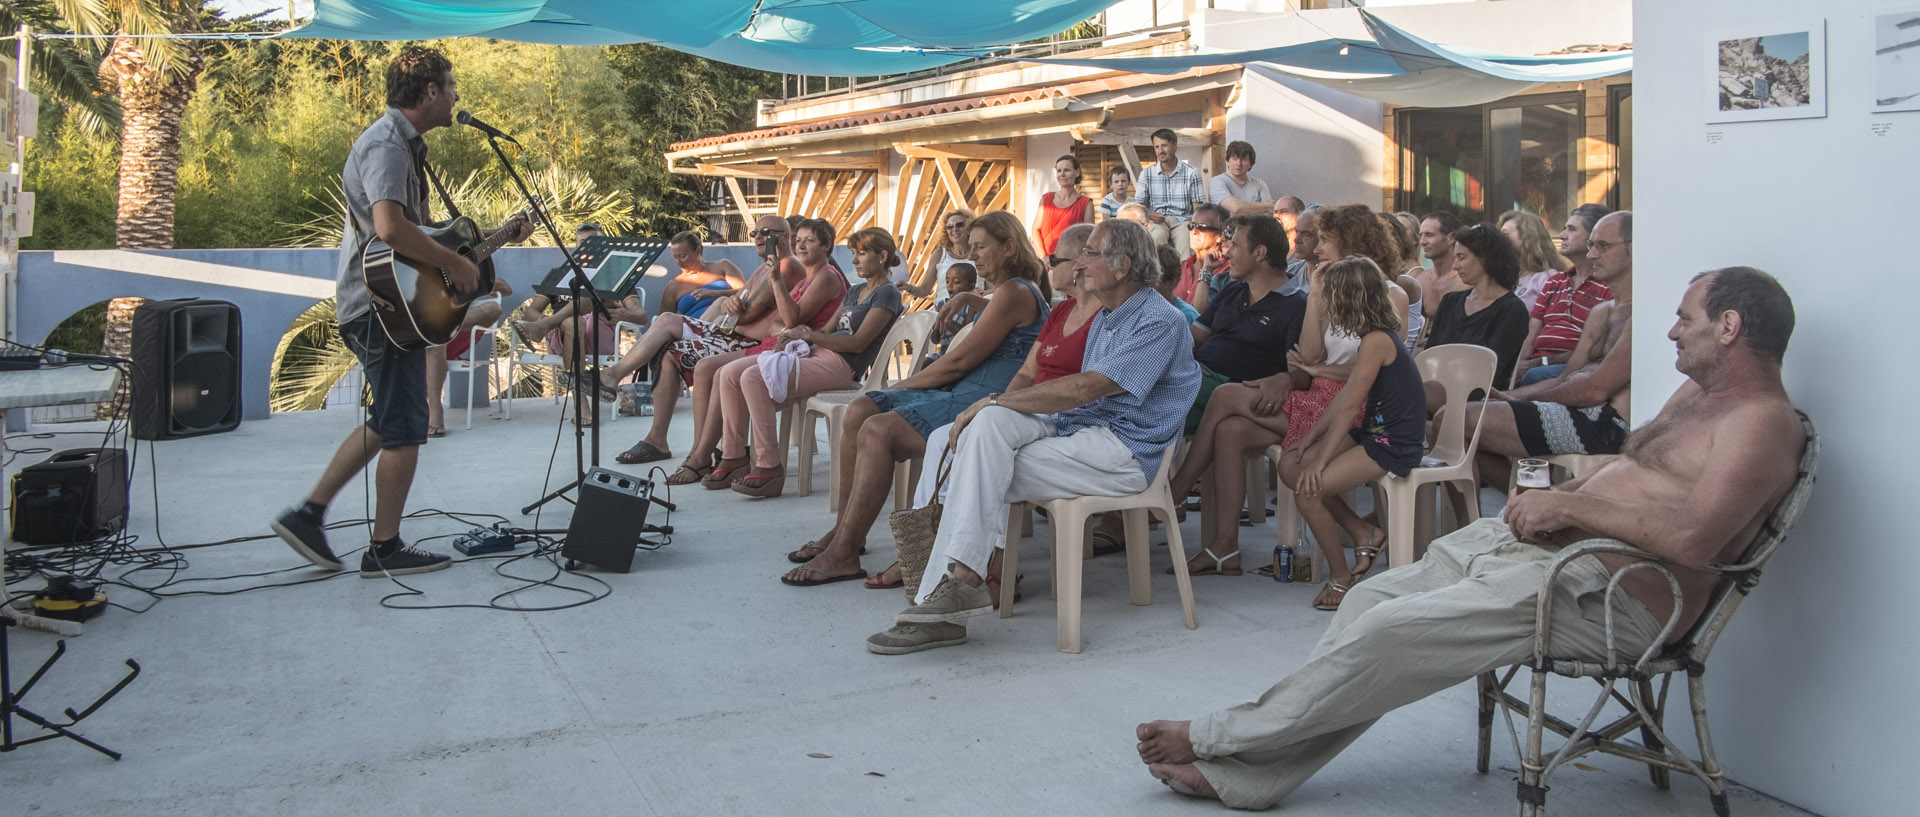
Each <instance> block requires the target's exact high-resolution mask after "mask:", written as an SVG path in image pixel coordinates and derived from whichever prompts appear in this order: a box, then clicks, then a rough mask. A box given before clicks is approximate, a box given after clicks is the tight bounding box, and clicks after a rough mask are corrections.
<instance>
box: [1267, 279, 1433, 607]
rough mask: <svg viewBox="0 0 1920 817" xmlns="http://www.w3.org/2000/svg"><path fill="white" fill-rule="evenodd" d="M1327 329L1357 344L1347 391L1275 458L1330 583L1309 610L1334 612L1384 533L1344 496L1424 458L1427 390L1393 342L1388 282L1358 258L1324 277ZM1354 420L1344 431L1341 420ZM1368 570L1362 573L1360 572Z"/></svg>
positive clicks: (1395, 314)
mask: <svg viewBox="0 0 1920 817" xmlns="http://www.w3.org/2000/svg"><path fill="white" fill-rule="evenodd" d="M1320 281H1321V285H1322V286H1323V287H1324V288H1325V289H1326V294H1325V296H1324V304H1325V310H1326V320H1327V325H1328V326H1329V327H1331V328H1332V329H1333V330H1334V332H1336V333H1338V334H1340V335H1343V336H1346V337H1357V338H1359V351H1357V352H1356V353H1355V355H1354V362H1353V365H1352V366H1351V367H1350V369H1349V371H1348V375H1347V382H1346V385H1344V386H1342V387H1341V388H1340V391H1339V393H1338V394H1336V395H1335V396H1334V398H1333V405H1332V406H1330V407H1328V408H1327V410H1326V411H1325V412H1324V413H1322V414H1321V415H1320V419H1319V420H1318V421H1316V422H1315V423H1314V424H1313V429H1312V430H1310V431H1308V432H1307V434H1306V436H1305V437H1303V438H1301V440H1300V442H1299V444H1298V445H1296V446H1295V447H1293V448H1292V449H1289V450H1288V451H1287V452H1286V453H1285V454H1284V455H1283V456H1282V457H1281V458H1280V480H1281V482H1283V483H1285V484H1286V486H1287V487H1288V488H1291V489H1293V498H1294V506H1295V507H1297V508H1299V509H1300V517H1301V518H1302V519H1305V520H1306V522H1307V528H1308V529H1309V530H1312V531H1313V541H1314V542H1315V543H1317V544H1318V545H1319V546H1320V558H1322V559H1324V560H1326V563H1327V565H1328V568H1329V570H1328V581H1327V585H1326V587H1325V588H1323V589H1322V590H1321V591H1320V595H1319V596H1318V597H1317V598H1315V599H1314V600H1313V606H1314V608H1315V609H1319V610H1335V609H1339V607H1340V598H1341V597H1342V596H1344V595H1346V593H1347V591H1348V590H1350V589H1352V588H1353V583H1354V582H1356V581H1359V580H1360V578H1361V577H1363V576H1365V575H1366V574H1367V573H1368V572H1369V571H1371V570H1372V569H1373V566H1374V564H1376V563H1377V562H1378V561H1379V557H1380V547H1381V545H1382V544H1384V543H1385V541H1386V536H1385V533H1384V532H1382V531H1381V530H1380V529H1379V528H1377V527H1375V526H1373V525H1371V524H1368V523H1367V522H1366V521H1365V520H1363V519H1361V518H1360V517H1359V515H1358V514H1355V513H1354V512H1353V509H1352V508H1349V507H1347V503H1346V501H1345V500H1343V499H1341V498H1340V495H1341V494H1344V493H1346V492H1348V491H1351V490H1353V489H1355V488H1358V487H1360V486H1362V485H1365V484H1367V483H1368V482H1371V481H1373V480H1375V479H1379V478H1380V477H1381V476H1382V475H1385V474H1393V475H1394V476H1398V477H1404V476H1406V475H1407V473H1408V472H1409V471H1411V470H1412V469H1413V468H1414V466H1417V465H1419V464H1420V456H1421V455H1422V454H1425V453H1426V448H1427V446H1426V419H1427V398H1426V389H1425V388H1424V387H1423V386H1422V384H1421V382H1420V370H1419V368H1417V367H1415V366H1414V365H1413V356H1412V355H1410V354H1408V353H1407V347H1406V346H1404V345H1402V344H1401V343H1400V339H1399V338H1398V337H1396V336H1394V334H1393V329H1394V327H1395V326H1396V325H1398V324H1399V316H1400V312H1399V310H1398V309H1397V308H1395V307H1394V306H1393V303H1392V302H1391V301H1390V300H1388V299H1387V283H1386V276H1385V274H1384V273H1383V272H1382V271H1381V270H1380V268H1379V266H1378V265H1376V264H1374V263H1373V262H1372V261H1371V260H1368V259H1366V258H1362V257H1359V256H1353V257H1349V258H1345V259H1342V260H1339V261H1335V262H1334V263H1333V264H1332V265H1331V266H1328V267H1327V269H1326V271H1325V272H1324V273H1322V274H1321V277H1320ZM1355 416H1358V417H1359V418H1360V427H1359V428H1350V427H1349V423H1348V421H1347V420H1346V418H1348V417H1355ZM1342 530H1345V531H1346V532H1347V533H1348V535H1350V536H1352V537H1353V541H1354V542H1356V543H1362V544H1358V545H1357V546H1356V547H1355V548H1354V549H1353V556H1354V562H1355V564H1354V566H1353V568H1352V569H1351V570H1349V569H1348V568H1347V556H1346V553H1344V552H1343V551H1342V550H1341V548H1340V532H1341V531H1342ZM1361 560H1365V564H1361V563H1360V562H1361Z"/></svg>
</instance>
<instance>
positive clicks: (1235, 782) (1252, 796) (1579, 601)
mask: <svg viewBox="0 0 1920 817" xmlns="http://www.w3.org/2000/svg"><path fill="white" fill-rule="evenodd" d="M1600 541H1610V540H1600ZM1576 546H1577V545H1576ZM1558 555H1559V549H1558V548H1547V547H1540V546H1537V545H1529V544H1525V543H1523V542H1519V541H1516V540H1515V539H1514V537H1513V533H1512V531H1511V530H1510V529H1509V528H1508V527H1507V524H1506V523H1505V522H1503V521H1501V520H1500V519H1499V518H1498V517H1489V518H1486V519H1482V520H1480V521H1478V522H1475V523H1473V524H1471V525H1468V526H1467V527H1465V528H1462V529H1460V530H1458V531H1455V532H1453V533H1451V534H1448V535H1446V536H1444V537H1442V538H1440V539H1438V540H1435V541H1434V543H1433V544H1432V545H1431V546H1430V547H1429V548H1428V549H1427V555H1426V557H1425V558H1422V559H1421V560H1420V561H1418V562H1415V563H1413V564H1411V565H1407V566H1404V567H1398V568H1395V569H1393V570H1389V571H1387V572H1386V573H1384V574H1381V575H1379V576H1376V577H1374V578H1371V579H1368V580H1366V581H1363V582H1361V583H1359V584H1357V585H1355V586H1354V588H1353V590H1352V591H1351V592H1349V593H1347V595H1346V598H1345V599H1344V600H1343V601H1341V603H1340V611H1339V612H1338V613H1336V614H1335V615H1334V617H1333V623H1332V624H1331V625H1329V626H1328V627H1327V632H1326V634H1325V635H1323V636H1321V637H1320V642H1319V643H1318V644H1316V645H1314V648H1313V652H1312V653H1311V654H1309V655H1308V656H1307V663H1306V664H1305V665H1303V666H1301V667H1300V668H1299V669H1297V670H1295V671H1294V672H1293V673H1292V674H1290V675H1288V676H1287V677H1285V678H1283V679H1281V680H1280V683H1278V684H1275V685H1274V686H1273V688H1272V689H1269V690H1267V692H1266V694H1264V695H1261V696H1260V698H1259V700H1256V701H1251V702H1248V703H1244V704H1240V705H1238V706H1234V707H1231V708H1228V709H1225V710H1222V711H1219V712H1215V713H1213V714H1211V715H1207V716H1206V717H1202V718H1198V719H1195V720H1194V721H1193V724H1192V727H1191V729H1190V731H1189V738H1190V739H1191V741H1192V743H1193V751H1194V754H1196V755H1198V756H1199V757H1200V758H1201V759H1200V760H1199V761H1198V762H1197V763H1195V764H1194V766H1195V767H1196V768H1198V769H1199V770H1200V773H1201V774H1202V775H1204V776H1206V778H1207V782H1208V783H1211V784H1213V789H1214V791H1216V792H1218V793H1219V795H1220V800H1221V802H1223V803H1225V804H1227V805H1229V806H1232V807H1234V808H1247V809H1263V808H1269V807H1271V806H1273V805H1274V804H1275V803H1277V802H1279V801H1280V799H1281V798H1282V797H1285V796H1287V795H1288V794H1290V793H1292V792H1293V790H1294V789H1297V788H1299V787H1300V784H1302V783H1305V782H1306V781H1307V778H1309V777H1311V776H1312V775H1313V773H1314V772H1316V771H1319V770H1320V767H1322V766H1325V765H1326V764H1327V762H1328V761H1330V760H1332V759H1333V758H1334V756H1335V755H1338V754H1339V753H1340V751H1341V750H1342V749H1345V748H1347V745H1348V744H1350V743H1352V742H1353V741H1354V739H1356V738H1358V737H1360V735H1361V733H1363V732H1365V731H1367V728H1368V727H1370V726H1372V725H1373V722H1374V721H1375V720H1378V719H1379V718H1380V716H1381V715H1384V714H1386V713H1388V712H1390V711H1392V710H1394V709H1396V708H1398V707H1401V706H1405V705H1406V704H1410V703H1413V702H1414V701H1417V700H1420V699H1421V698H1425V697H1427V696H1428V695H1432V694H1434V693H1436V692H1439V691H1441V690H1443V689H1446V688H1448V687H1450V686H1453V685H1454V684H1457V683H1460V682H1462V681H1469V680H1472V679H1473V678H1474V676H1477V675H1479V674H1480V673H1482V672H1486V671H1488V670H1493V669H1499V668H1501V667H1507V666H1512V665H1514V664H1516V663H1519V662H1521V661H1523V660H1526V659H1527V658H1529V657H1531V656H1532V654H1533V631H1534V615H1535V609H1536V608H1535V605H1536V603H1537V599H1538V598H1539V596H1540V581H1541V579H1542V578H1544V577H1545V576H1546V570H1547V567H1548V566H1549V565H1550V564H1552V562H1553V560H1554V558H1555V557H1557V556H1558ZM1607 579H1608V574H1607V571H1606V569H1605V568H1604V567H1602V566H1601V565H1600V563H1599V560H1598V559H1595V558H1592V557H1588V558H1584V559H1581V560H1579V561H1576V562H1574V563H1572V564H1570V565H1569V566H1568V567H1567V569H1566V570H1565V571H1563V572H1562V573H1561V574H1560V578H1559V581H1558V583H1557V584H1556V585H1555V588H1554V592H1555V597H1554V607H1553V644H1552V649H1553V653H1554V655H1557V656H1562V657H1567V658H1594V659H1603V658H1605V656H1606V630H1605V624H1604V615H1605V612H1606V601H1605V594H1606V589H1607ZM1614 611H1615V614H1616V617H1615V619H1614V626H1615V630H1614V636H1615V638H1616V640H1617V644H1618V647H1619V649H1620V651H1621V654H1622V655H1638V654H1639V653H1640V652H1641V651H1642V650H1645V649H1646V647H1647V645H1648V644H1651V643H1653V639H1655V638H1656V637H1658V636H1659V634H1660V624H1659V623H1657V622H1655V621H1654V619H1653V616H1652V615H1650V614H1649V613H1648V612H1647V608H1646V607H1645V606H1643V605H1641V604H1640V602H1639V601H1637V600H1635V599H1633V598H1632V597H1630V596H1628V595H1627V594H1626V593H1624V592H1622V593H1618V594H1616V595H1615V597H1614ZM1462 717H1463V720H1462V723H1465V722H1466V721H1465V720H1464V715H1463V716H1462Z"/></svg>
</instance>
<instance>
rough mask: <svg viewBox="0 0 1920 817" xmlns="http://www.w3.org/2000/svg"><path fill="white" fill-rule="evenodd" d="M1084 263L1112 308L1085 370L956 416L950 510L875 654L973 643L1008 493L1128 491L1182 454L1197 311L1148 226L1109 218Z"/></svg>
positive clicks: (1039, 496) (1097, 294) (1089, 293)
mask: <svg viewBox="0 0 1920 817" xmlns="http://www.w3.org/2000/svg"><path fill="white" fill-rule="evenodd" d="M1075 266H1076V269H1077V271H1078V274H1079V279H1080V282H1081V286H1082V287H1083V288H1084V289H1085V290H1086V293H1085V297H1091V298H1096V299H1098V300H1099V301H1100V305H1101V310H1100V312H1099V313H1098V314H1096V315H1095V316H1094V317H1093V319H1092V320H1091V321H1090V323H1091V326H1090V328H1089V329H1088V330H1087V348H1086V353H1085V355H1084V357H1083V358H1082V361H1081V371H1080V372H1079V373H1077V374H1071V375H1067V376H1065V377H1061V378H1059V379H1057V380H1052V381H1049V382H1047V383H1045V384H1042V385H1038V386H1033V387H1030V388H1026V389H1022V390H1020V391H1018V392H1012V393H1008V394H995V395H991V396H989V397H986V398H984V399H981V400H978V401H976V402H975V403H973V404H972V405H971V406H969V407H967V408H966V409H965V410H964V411H962V412H961V413H960V414H959V415H958V416H957V417H955V418H954V420H953V432H952V433H953V440H954V445H953V448H954V455H953V457H954V465H953V470H952V472H951V473H950V474H949V475H948V482H949V488H948V492H947V501H946V508H945V511H944V512H943V514H942V519H941V525H940V532H939V534H938V536H937V537H936V538H935V540H934V546H933V554H932V558H931V560H930V561H929V562H928V565H927V571H926V577H925V578H924V579H923V580H922V581H921V583H920V588H919V590H918V592H916V593H915V598H916V599H917V600H918V602H919V603H918V604H916V605H915V606H913V607H910V608H908V609H907V610H906V611H905V612H903V613H901V614H900V615H899V616H898V617H897V618H896V620H895V624H894V626H893V627H891V628H889V629H887V630H885V631H882V632H879V633H875V634H874V635H873V636H871V637H869V638H868V639H867V649H868V650H869V651H872V652H875V653H881V654H886V655H897V654H902V653H911V652H919V651H921V650H927V649H933V648H936V647H948V646H953V645H955V644H960V643H963V642H965V641H966V637H967V632H966V625H964V624H961V623H960V622H961V621H963V620H964V619H966V618H969V617H972V616H977V615H980V614H983V613H987V612H990V611H991V610H992V609H993V604H992V598H991V596H990V594H989V590H988V588H987V586H986V581H985V579H984V578H983V577H982V575H981V572H982V571H986V570H988V566H987V565H988V562H989V561H990V558H991V556H992V554H993V552H994V551H995V550H996V549H998V548H999V547H1000V546H1001V545H1002V544H1003V543H1004V542H1005V541H1006V525H1007V500H1008V499H1009V498H1018V499H1022V500H1046V499H1057V498H1063V497H1071V496H1083V495H1094V496H1123V495H1126V494H1131V493H1137V492H1139V491H1142V490H1145V489H1146V487H1147V485H1148V484H1149V483H1150V482H1151V481H1152V478H1153V475H1154V473H1155V472H1156V471H1158V470H1159V469H1160V468H1162V467H1167V466H1169V465H1170V463H1163V462H1161V459H1162V457H1163V454H1164V453H1165V451H1166V448H1167V445H1168V443H1171V442H1173V441H1174V440H1176V439H1178V435H1179V434H1180V417H1181V414H1182V413H1183V412H1184V411H1185V407H1186V406H1187V405H1189V404H1191V403H1192V402H1193V398H1194V394H1195V392H1196V391H1197V389H1198V383H1199V371H1198V367H1196V366H1195V365H1194V362H1193V353H1192V350H1191V349H1190V348H1189V346H1190V344H1191V343H1192V340H1191V338H1190V336H1189V335H1188V334H1187V333H1186V325H1185V323H1186V322H1185V321H1184V320H1182V319H1181V317H1180V313H1179V311H1178V310H1175V309H1174V308H1173V307H1172V306H1170V305H1168V304H1167V302H1166V301H1165V300H1164V299H1162V298H1161V297H1160V295H1159V294H1158V293H1156V292H1154V291H1153V290H1152V288H1151V285H1152V284H1153V282H1154V281H1155V280H1157V279H1158V278H1159V276H1160V272H1159V264H1158V262H1157V261H1155V259H1154V251H1153V242H1152V239H1151V238H1150V237H1149V235H1148V233H1147V232H1146V231H1145V230H1143V229H1141V228H1140V227H1138V226H1136V225H1132V224H1127V223H1124V222H1120V221H1112V222H1107V223H1104V224H1101V225H1100V226H1099V227H1097V228H1095V230H1094V233H1093V238H1092V240H1090V241H1089V242H1088V244H1087V249H1086V252H1085V253H1082V254H1081V256H1080V258H1079V259H1078V260H1077V261H1076V262H1075ZM995 300H996V302H997V301H998V300H999V299H998V298H996V299H995ZM997 305H998V304H997V303H996V306H997Z"/></svg>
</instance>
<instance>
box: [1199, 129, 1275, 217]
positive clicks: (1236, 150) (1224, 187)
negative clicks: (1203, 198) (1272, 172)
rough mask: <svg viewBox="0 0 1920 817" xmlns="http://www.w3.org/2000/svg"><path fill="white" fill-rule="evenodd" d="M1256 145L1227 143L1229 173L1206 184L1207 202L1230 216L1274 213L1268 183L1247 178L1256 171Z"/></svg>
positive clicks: (1237, 142)
mask: <svg viewBox="0 0 1920 817" xmlns="http://www.w3.org/2000/svg"><path fill="white" fill-rule="evenodd" d="M1253 158H1254V153H1253V145H1252V144H1249V143H1247V142H1242V141H1234V142H1228V143H1227V172H1225V173H1222V174H1220V175H1218V176H1215V177H1213V179H1212V180H1210V181H1208V182H1207V201H1208V202H1211V203H1213V204H1215V205H1217V206H1219V207H1220V208H1221V209H1223V210H1226V211H1227V215H1229V216H1241V215H1253V214H1255V213H1258V214H1260V215H1263V216H1264V215H1268V214H1274V215H1278V214H1277V213H1275V212H1274V203H1273V193H1272V191H1270V190H1268V189H1267V183H1266V182H1263V181H1261V180H1259V179H1256V178H1254V177H1252V176H1250V175H1248V173H1249V171H1252V170H1253Z"/></svg>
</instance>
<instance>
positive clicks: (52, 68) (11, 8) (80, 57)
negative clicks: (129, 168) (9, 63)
mask: <svg viewBox="0 0 1920 817" xmlns="http://www.w3.org/2000/svg"><path fill="white" fill-rule="evenodd" d="M57 6H58V4H56V3H53V2H49V0H0V31H9V32H10V31H15V30H17V29H19V28H20V27H21V26H23V25H24V26H26V27H28V28H29V29H31V30H33V31H35V32H38V33H42V34H72V33H73V28H72V26H70V25H68V24H67V19H66V17H65V16H63V14H62V12H61V10H60V8H58V7H57ZM30 46H31V51H30V58H31V66H30V76H31V79H32V82H33V85H34V87H35V88H36V89H38V90H39V91H40V93H41V94H42V95H44V96H46V97H47V98H49V99H52V100H54V101H56V102H59V103H61V104H62V105H64V106H65V107H66V108H67V109H68V111H70V112H71V113H72V114H73V115H77V116H79V117H80V121H81V123H82V124H83V125H84V126H85V128H86V130H87V131H88V132H89V133H92V134H94V135H96V136H108V135H111V134H113V133H115V132H117V131H118V130H119V129H120V100H119V99H118V98H117V97H115V96H114V95H113V93H112V92H111V90H110V89H108V88H107V87H106V86H105V85H103V84H102V83H101V81H100V60H101V59H102V58H103V57H105V56H106V52H105V50H104V49H103V48H101V46H100V44H99V42H98V41H95V40H49V39H41V38H34V39H32V40H31V42H30Z"/></svg>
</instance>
